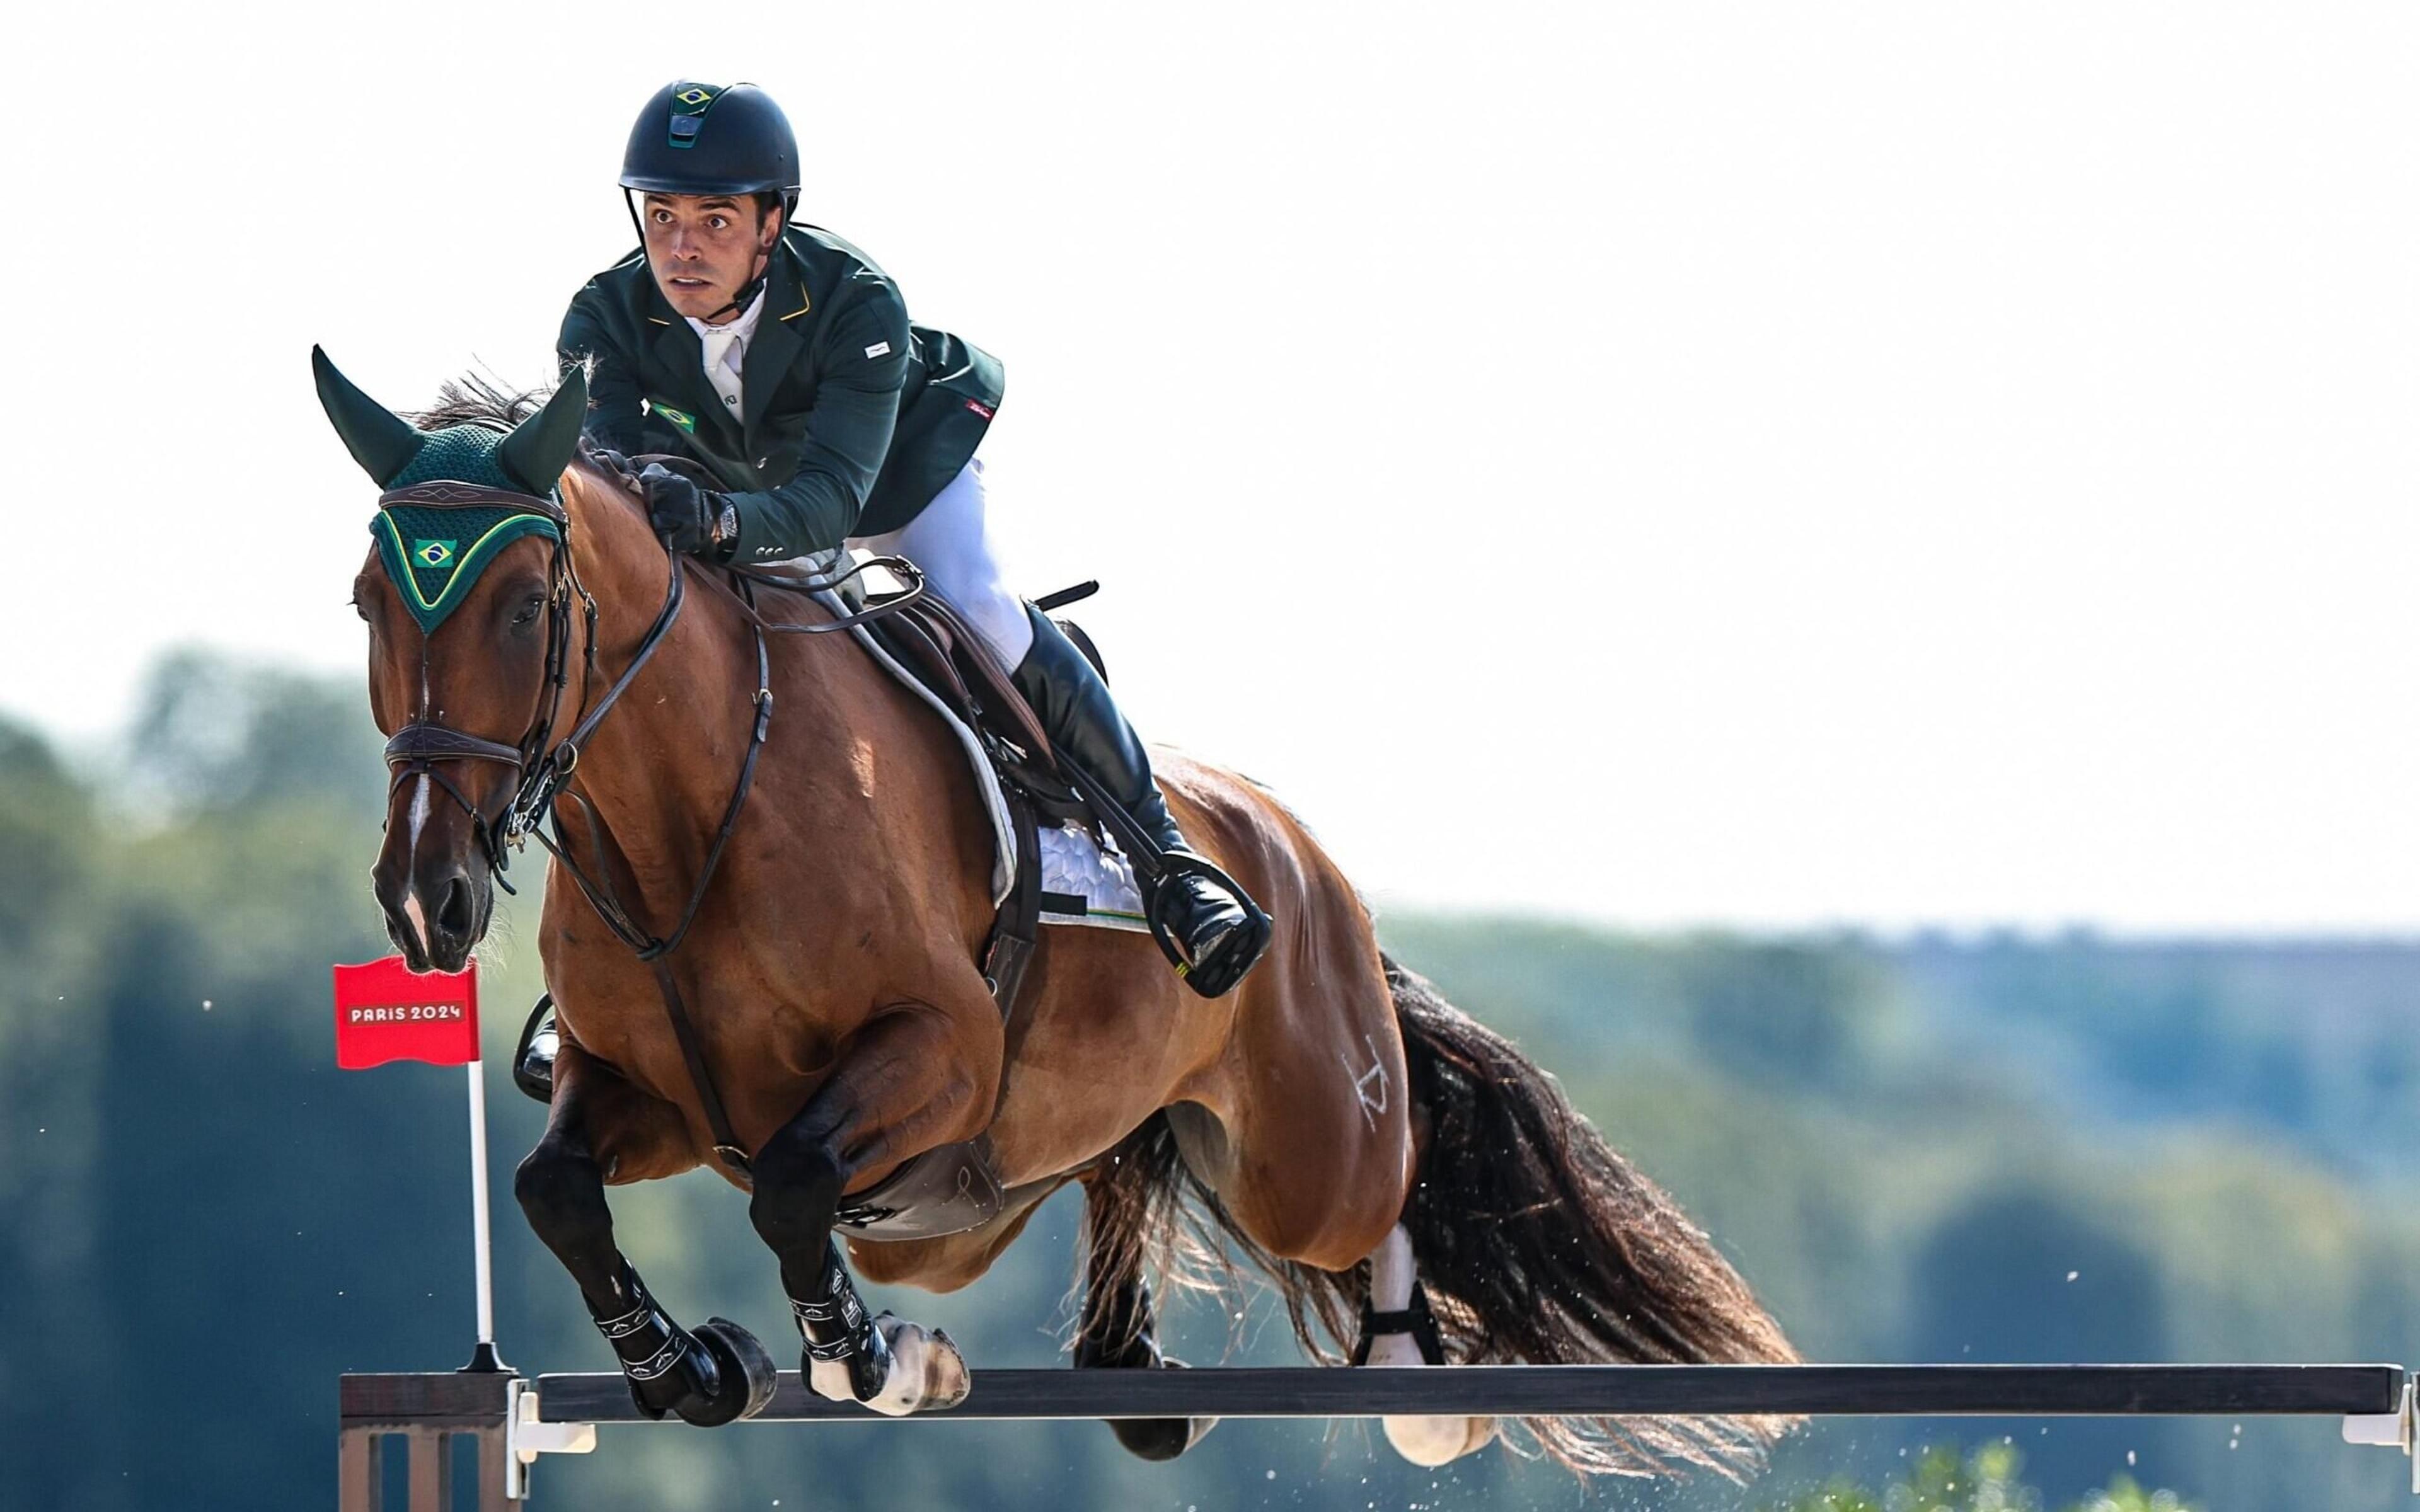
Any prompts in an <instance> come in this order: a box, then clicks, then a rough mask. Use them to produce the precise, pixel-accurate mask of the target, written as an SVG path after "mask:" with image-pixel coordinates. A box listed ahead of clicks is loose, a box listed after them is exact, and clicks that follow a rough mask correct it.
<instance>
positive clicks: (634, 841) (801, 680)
mask: <svg viewBox="0 0 2420 1512" xmlns="http://www.w3.org/2000/svg"><path fill="white" fill-rule="evenodd" d="M570 476H576V477H579V482H578V483H577V484H576V485H574V486H566V489H565V490H564V498H565V502H566V508H568V509H569V510H570V511H571V514H572V532H573V540H574V543H575V544H574V548H573V559H574V562H575V564H576V565H577V568H578V570H579V572H580V573H581V576H582V582H583V584H584V585H585V586H586V588H587V589H588V591H589V593H590V594H592V595H593V596H594V597H595V599H596V601H597V644H596V648H595V656H596V663H595V670H594V672H593V674H590V677H591V687H590V694H589V698H588V701H587V702H588V704H589V706H593V704H594V702H595V701H596V700H597V699H601V698H602V697H603V696H604V695H605V692H606V690H607V689H608V688H610V687H612V686H613V681H614V680H615V679H616V678H617V677H619V676H620V675H621V673H622V671H623V670H624V669H625V668H627V667H628V665H629V662H630V658H631V657H633V656H636V655H637V654H638V652H639V650H640V648H641V646H642V644H643V643H644V640H645V637H646V633H647V630H648V628H649V626H650V625H653V624H654V622H655V617H656V615H657V613H658V611H659V609H661V608H662V605H663V601H664V590H665V582H666V578H667V575H668V574H669V573H670V572H671V571H672V570H673V568H672V566H671V565H670V564H669V563H667V561H666V559H665V556H664V550H663V548H662V547H661V546H660V545H659V543H658V542H657V540H656V539H655V537H654V535H653V534H652V533H651V532H649V529H648V526H647V523H646V519H645V517H644V516H643V515H641V514H640V513H639V512H638V509H637V507H636V505H635V504H633V503H632V502H630V501H628V499H626V498H623V497H619V495H618V490H614V489H612V487H611V486H610V485H608V484H606V483H603V482H601V481H599V480H596V479H591V478H586V477H584V476H580V475H579V474H577V472H576V471H575V474H573V475H570ZM566 481H569V478H568V477H567V480H566ZM685 590H686V591H685V593H684V594H683V603H682V608H681V612H680V617H679V619H678V620H677V621H676V622H675V624H674V625H673V627H672V629H671V631H670V632H669V633H667V634H666V635H665V637H664V639H663V642H662V643H661V644H660V645H659V646H658V647H657V648H656V651H655V654H654V656H653V658H652V659H651V660H650V661H649V662H648V664H647V666H646V668H645V669H644V671H641V672H640V674H639V675H638V677H637V678H636V679H635V680H633V681H632V683H631V684H630V687H629V688H628V691H627V692H626V693H625V694H624V695H623V696H622V698H621V700H620V702H617V703H615V704H614V705H613V708H612V710H611V711H610V712H608V713H607V714H606V715H605V716H604V717H603V718H602V719H600V720H599V721H598V723H597V731H596V734H595V736H594V738H593V739H592V740H591V742H590V745H589V748H587V749H586V750H585V751H583V752H582V755H581V756H580V758H579V765H578V767H577V769H576V771H575V775H574V783H575V786H576V787H577V789H578V791H579V792H580V794H581V795H582V797H583V798H584V799H586V801H588V802H589V803H590V804H592V805H594V807H595V809H596V811H597V819H598V821H599V822H600V824H601V825H603V827H604V828H605V830H606V832H607V833H608V834H609V835H610V837H611V839H612V841H613V847H614V849H616V850H617V851H619V852H620V853H621V855H622V856H623V858H624V860H625V861H626V863H627V864H628V868H629V872H630V878H631V880H632V881H634V882H636V883H637V885H638V886H639V887H640V888H641V890H642V891H643V892H644V895H645V903H644V905H643V906H644V907H645V908H646V910H647V911H648V912H649V913H650V914H651V915H661V914H662V913H663V912H664V910H666V909H667V908H676V907H677V906H678V904H679V902H680V901H681V900H680V899H679V898H675V896H673V895H674V893H675V892H681V893H684V894H685V891H686V889H687V888H688V887H690V886H692V885H693V884H694V881H695V878H696V875H697V872H698V871H699V869H700V868H702V867H703V866H704V864H705V857H706V852H707V851H708V849H709V848H710V847H711V845H712V843H713V841H714V836H715V833H716V831H717V829H718V828H719V827H720V825H721V822H722V817H723V813H724V811H725V810H726V809H727V808H728V806H729V804H730V802H731V796H732V793H733V790H734V788H735V786H736V784H737V781H738V779H739V773H740V769H741V764H742V763H744V762H745V761H746V760H747V758H748V751H749V745H750V734H751V732H752V729H753V726H754V718H755V709H756V702H755V694H756V688H757V663H756V640H755V638H754V636H753V635H752V634H751V633H750V627H749V624H748V621H747V618H746V616H745V614H744V613H743V611H742V610H741V609H740V607H739V605H738V604H737V602H736V601H735V600H734V599H733V597H732V596H731V595H730V594H728V593H726V592H724V591H723V589H722V588H721V585H720V584H719V583H717V582H715V581H713V580H711V578H710V575H709V574H708V573H706V572H701V571H697V570H694V569H690V576H689V579H688V580H687V583H686V584H685ZM778 596H780V597H781V598H782V600H783V607H782V608H781V609H773V610H770V612H771V613H773V614H775V615H782V614H791V613H798V614H813V613H814V612H816V611H814V610H813V609H807V608H805V607H804V606H803V605H802V604H798V603H797V601H795V600H790V599H789V598H788V597H787V595H778ZM775 640H776V641H777V643H775V644H773V645H771V646H770V647H769V654H770V656H771V657H772V659H773V662H774V668H773V671H774V674H775V676H774V681H775V682H776V683H777V684H778V687H779V697H778V699H777V701H776V709H777V716H778V717H776V718H775V719H774V720H773V723H772V737H771V741H770V743H769V745H768V748H767V750H766V752H765V753H764V754H763V755H762V756H761V758H760V762H759V767H758V771H757V773H756V781H757V785H758V786H759V787H760V788H763V789H766V790H769V792H770V793H771V794H774V795H778V794H780V793H781V792H783V791H784V790H788V789H791V788H792V786H793V783H794V782H795V781H796V779H798V778H799V776H800V775H801V774H804V775H806V776H808V777H809V778H810V779H812V778H813V777H814V775H815V774H839V773H845V772H847V771H849V770H850V765H851V763H852V759H853V754H854V748H855V747H856V746H857V745H858V744H859V741H860V739H861V732H860V731H859V730H856V729H853V728H852V727H851V726H852V713H853V711H863V710H866V709H868V708H869V707H871V706H873V705H874V704H875V703H876V701H878V700H881V699H884V698H887V697H888V696H889V691H890V690H887V689H884V688H881V687H875V686H872V685H874V684H876V683H878V682H879V680H880V678H881V675H882V674H881V673H880V671H878V670H877V669H876V666H875V664H874V661H873V659H872V658H871V657H868V656H861V655H859V654H858V653H857V652H856V650H855V648H853V647H850V646H846V645H844V644H842V643H841V640H842V637H839V636H782V637H778V638H775ZM572 675H573V677H574V682H573V685H572V686H573V692H574V695H575V697H577V696H578V695H579V688H580V681H579V679H580V678H581V677H582V669H581V668H580V667H579V666H577V665H575V666H574V667H573V668H572ZM568 702H571V701H570V700H566V703H568ZM565 728H566V729H567V728H568V720H566V726H565ZM560 733H562V732H561V731H558V735H559V734H560ZM917 734H923V732H921V731H919V732H917ZM908 738H909V739H910V740H911V741H912V742H913V743H914V744H915V745H916V746H918V747H920V748H922V749H921V750H900V749H893V750H892V751H891V752H889V754H888V757H887V758H886V759H887V761H889V762H894V763H900V764H906V763H912V762H916V761H919V760H929V761H934V762H944V761H950V760H953V759H954V752H953V751H945V750H943V749H941V748H940V747H941V742H942V741H943V740H944V739H945V738H946V736H945V734H944V733H943V732H941V731H939V729H938V728H936V729H935V730H934V731H933V732H931V733H930V736H929V738H924V739H916V738H915V737H914V736H912V735H911V736H909V737H908ZM811 785H812V784H811ZM751 801H752V806H753V805H754V802H755V800H751ZM890 817H891V818H892V820H894V821H895V822H897V823H900V824H909V825H912V824H915V823H919V822H926V823H929V822H931V821H930V820H929V819H923V820H920V819H918V818H911V817H908V816H906V815H892V816H890ZM742 822H743V825H744V823H745V821H744V820H743V821H742ZM568 828H569V838H570V841H571V843H572V845H573V847H574V849H575V850H578V851H581V852H582V854H583V855H584V854H585V852H586V848H587V845H588V843H589V840H588V837H587V836H586V835H585V834H584V833H583V826H582V825H581V824H579V823H577V822H574V823H573V824H572V825H569V826H568ZM868 839H869V837H868V836H867V835H865V834H863V833H861V831H860V828H859V827H858V826H847V825H839V824H838V816H835V832H834V833H833V834H832V835H831V836H830V844H829V846H828V847H818V849H819V851H820V852H821V854H823V855H824V858H825V861H826V862H827V864H830V863H837V862H840V861H842V860H843V859H844V857H843V856H840V855H838V854H835V853H836V852H840V851H845V850H847V849H849V848H850V847H851V846H852V845H862V844H864V843H866V842H867V841H868ZM653 922H654V923H655V924H656V926H657V927H659V928H668V927H669V926H670V922H671V921H670V919H669V918H655V919H654V920H653Z"/></svg>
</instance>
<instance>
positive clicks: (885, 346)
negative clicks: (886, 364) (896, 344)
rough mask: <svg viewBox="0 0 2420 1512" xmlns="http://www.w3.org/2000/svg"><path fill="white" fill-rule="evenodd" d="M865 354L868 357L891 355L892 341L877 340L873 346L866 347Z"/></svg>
mask: <svg viewBox="0 0 2420 1512" xmlns="http://www.w3.org/2000/svg"><path fill="white" fill-rule="evenodd" d="M865 355H866V356H868V357H888V356H890V355H891V343H889V342H887V341H877V342H876V343H875V344H874V345H873V346H871V347H867V348H865Z"/></svg>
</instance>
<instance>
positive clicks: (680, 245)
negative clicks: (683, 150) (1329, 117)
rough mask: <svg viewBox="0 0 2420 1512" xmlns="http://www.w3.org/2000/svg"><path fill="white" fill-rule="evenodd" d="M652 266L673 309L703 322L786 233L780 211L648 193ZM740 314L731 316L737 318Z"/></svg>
mask: <svg viewBox="0 0 2420 1512" xmlns="http://www.w3.org/2000/svg"><path fill="white" fill-rule="evenodd" d="M639 222H640V224H642V225H644V226H645V227H646V236H647V266H648V267H649V268H651V269H653V270H654V271H655V275H656V286H657V287H658V288H660V289H662V290H663V291H664V299H665V300H666V301H669V302H670V303H671V305H672V307H673V308H674V309H675V310H677V311H679V312H680V313H681V314H682V315H685V316H689V317H690V319H692V320H704V319H706V318H707V317H708V316H712V315H713V314H714V312H715V311H717V310H721V309H723V307H724V306H725V305H728V304H729V303H730V302H731V301H732V297H733V296H734V295H736V294H737V293H738V292H739V290H740V287H741V285H745V284H746V283H747V282H748V281H749V280H750V279H752V278H753V277H755V276H756V265H757V262H758V260H759V259H760V258H762V257H763V256H764V255H765V254H766V252H767V251H768V250H769V249H770V248H771V246H772V244H773V239H774V238H775V237H777V236H779V235H780V234H781V223H782V212H781V211H780V210H779V209H775V210H771V211H768V212H764V213H761V214H760V213H759V211H758V210H757V208H756V202H755V201H754V200H752V199H735V198H733V197H731V196H730V195H727V194H649V195H648V196H647V197H646V199H645V200H644V202H642V203H641V205H640V207H639ZM738 314H739V312H738V311H737V310H732V311H728V312H726V314H725V315H724V316H723V318H725V319H735V318H737V316H738Z"/></svg>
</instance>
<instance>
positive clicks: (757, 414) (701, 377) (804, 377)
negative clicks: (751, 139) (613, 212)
mask: <svg viewBox="0 0 2420 1512" xmlns="http://www.w3.org/2000/svg"><path fill="white" fill-rule="evenodd" d="M556 346H557V347H558V348H559V349H560V356H561V358H562V361H563V362H564V363H565V364H566V366H568V365H570V364H572V363H580V362H584V361H593V363H594V368H593V371H592V372H591V373H590V375H589V378H588V393H589V410H588V422H587V431H588V434H589V436H590V437H591V438H593V439H594V440H596V441H597V444H599V445H601V446H608V447H611V448H613V450H614V451H617V452H620V453H623V454H624V455H630V456H637V455H644V454H647V453H651V452H668V453H673V454H675V455H690V456H693V457H695V458H697V460H698V461H699V462H701V463H703V464H704V465H705V466H706V469H707V470H708V471H711V472H712V473H713V474H714V475H715V476H716V477H717V478H719V479H721V482H722V486H723V487H724V488H725V489H726V490H728V491H729V492H730V493H731V495H732V501H733V503H734V504H736V505H737V509H738V515H739V537H738V541H737V547H736V548H735V550H734V552H733V560H734V561H739V562H769V561H782V560H785V559H787V558H790V557H795V556H800V555H803V554H805V553H807V552H810V551H820V550H824V549H826V548H830V547H834V546H837V545H839V544H840V542H841V540H842V539H843V538H844V537H845V536H851V535H879V534H881V533H883V532H886V531H895V530H897V529H898V528H899V527H901V526H902V525H905V524H907V521H909V520H910V519H913V518H914V517H916V515H917V513H918V512H919V511H921V510H922V509H923V507H924V506H925V505H926V504H928V503H930V502H932V500H933V496H934V495H935V494H937V493H939V492H940V491H941V488H942V486H944V485H945V484H947V483H948V482H949V481H950V480H951V479H952V478H954V477H955V476H956V475H957V473H958V470H959V469H960V468H963V467H965V466H966V464H967V459H968V458H969V457H970V456H972V455H974V453H975V447H976V446H977V445H978V444H979V443H981V441H982V440H983V437H984V431H985V428H986V427H987V426H989V425H990V424H991V416H992V411H993V409H996V408H998V407H999V404H1000V399H1001V389H1002V387H1003V385H1004V383H1005V381H1006V380H1005V378H1004V377H1003V375H1002V373H1001V365H1000V361H999V359H997V358H995V357H993V356H992V355H991V354H989V353H988V352H985V351H983V350H981V349H979V348H977V347H973V346H970V345H969V344H968V343H966V342H963V341H960V340H959V339H958V338H957V337H955V336H953V335H951V334H950V333H949V332H945V331H934V330H930V329H928V328H926V327H923V326H912V325H909V324H908V323H907V304H906V303H905V302H904V301H902V300H901V299H900V297H899V290H898V289H897V288H896V287H895V286H893V285H892V282H891V280H890V279H889V278H888V277H887V276H885V275H884V273H883V271H882V270H881V269H879V268H876V266H875V265H874V263H873V261H872V259H870V258H868V257H867V256H866V255H865V254H863V253H861V252H860V251H858V250H857V249H856V248H855V247H852V246H850V245H849V244H848V243H847V242H845V241H843V240H842V239H840V238H838V237H836V236H833V235H832V234H831V233H830V232H829V231H825V230H821V229H819V228H817V227H814V226H807V225H800V226H793V227H791V228H790V229H789V230H788V231H786V232H784V233H783V237H782V244H781V246H780V247H779V248H777V249H776V250H775V252H774V254H773V258H772V266H771V267H770V268H768V270H766V276H765V309H764V312H763V314H762V315H760V316H758V317H757V322H756V331H755V333H754V334H753V335H752V336H751V337H750V338H749V340H748V347H747V355H746V357H745V358H744V359H743V360H742V362H741V364H740V374H739V379H740V382H739V387H740V395H741V405H740V407H739V412H738V413H737V414H734V413H732V412H730V410H729V408H728V407H726V406H725V405H724V404H723V402H722V400H721V397H719V396H718V395H717V394H716V393H715V392H714V388H713V386H712V385H711V384H709V383H708V382H707V381H706V372H705V365H704V364H705V354H704V350H703V348H702V347H700V346H699V345H698V339H697V332H696V331H695V330H694V329H692V328H691V327H690V323H689V322H688V321H687V320H684V319H683V318H681V316H679V315H678V314H676V313H675V311H674V310H673V307H672V306H671V305H670V304H668V303H666V302H665V301H664V297H663V292H662V291H661V290H660V289H659V288H658V287H657V286H656V280H655V276H654V274H652V273H651V272H649V271H648V270H647V263H646V258H645V257H644V255H640V254H638V253H633V254H631V255H629V256H628V257H626V258H624V259H623V260H622V261H621V262H619V263H617V264H615V265H614V266H613V268H611V269H609V270H606V271H604V272H601V273H599V274H597V276H596V277H595V278H592V279H590V280H589V281H588V286H587V287H585V288H583V289H582V290H581V291H580V292H579V293H578V294H577V295H575V296H574V297H573V298H572V301H571V309H570V311H569V312H568V313H566V315H565V316H564V317H563V334H562V336H561V338H560V339H559V340H558V341H557V343H556Z"/></svg>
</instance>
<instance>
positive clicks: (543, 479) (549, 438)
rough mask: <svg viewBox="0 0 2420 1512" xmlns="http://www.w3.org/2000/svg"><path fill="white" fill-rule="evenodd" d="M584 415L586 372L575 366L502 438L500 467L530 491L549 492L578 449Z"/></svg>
mask: <svg viewBox="0 0 2420 1512" xmlns="http://www.w3.org/2000/svg"><path fill="white" fill-rule="evenodd" d="M587 416H588V374H587V373H586V372H585V371H584V370H582V369H581V368H577V367H575V368H573V369H572V370H571V371H570V372H568V373H566V374H565V375H563V386H562V387H561V388H558V389H556V390H555V391H554V397H553V398H551V399H549V400H547V402H546V408H545V409H541V410H539V411H538V412H537V413H536V414H534V415H532V416H530V417H529V418H528V419H527V420H524V421H522V422H521V423H520V426H519V427H518V428H517V429H515V430H514V432H513V433H512V434H511V435H510V436H507V437H505V438H504V448H503V451H502V453H501V455H500V457H499V460H501V461H502V462H503V463H504V471H506V472H507V473H509V474H511V475H512V477H513V479H514V480H515V481H516V482H518V483H520V486H522V487H524V488H526V489H528V490H529V491H530V492H532V493H534V494H545V493H552V492H553V491H554V486H555V483H556V482H557V480H559V479H560V478H562V476H563V470H564V469H565V468H566V467H568V466H570V465H571V454H572V453H573V452H575V451H578V450H579V449H580V423H581V422H582V420H585V419H586V418H587Z"/></svg>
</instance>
